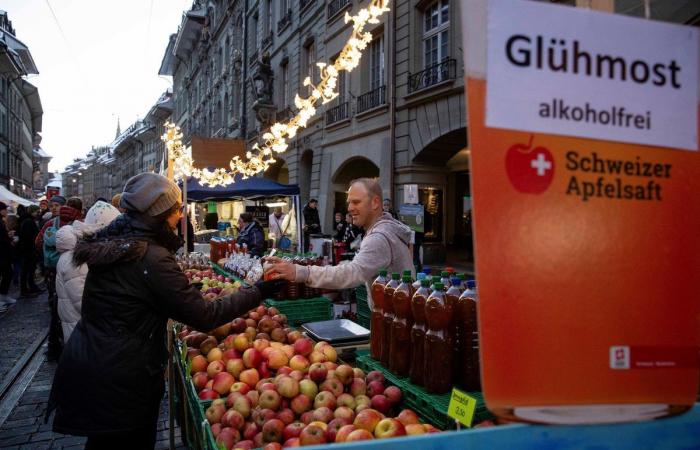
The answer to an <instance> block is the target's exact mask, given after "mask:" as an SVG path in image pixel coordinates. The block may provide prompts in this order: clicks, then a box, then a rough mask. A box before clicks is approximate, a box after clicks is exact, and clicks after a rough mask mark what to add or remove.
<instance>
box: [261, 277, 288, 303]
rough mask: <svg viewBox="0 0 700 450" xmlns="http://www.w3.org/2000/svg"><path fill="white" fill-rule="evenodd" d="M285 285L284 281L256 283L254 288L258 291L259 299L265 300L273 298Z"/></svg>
mask: <svg viewBox="0 0 700 450" xmlns="http://www.w3.org/2000/svg"><path fill="white" fill-rule="evenodd" d="M285 284H286V281H284V280H271V281H258V282H257V283H255V287H256V288H258V290H259V291H260V297H261V298H262V299H263V300H265V299H268V298H274V297H275V295H276V294H277V293H278V292H279V291H280V290H281V289H284V285H285Z"/></svg>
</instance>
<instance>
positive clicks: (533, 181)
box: [506, 135, 554, 194]
mask: <svg viewBox="0 0 700 450" xmlns="http://www.w3.org/2000/svg"><path fill="white" fill-rule="evenodd" d="M534 137H535V136H534V135H532V136H530V142H528V143H527V144H524V143H519V144H514V145H513V146H511V147H510V148H509V149H508V153H507V154H506V173H507V174H508V178H509V179H510V183H511V184H512V185H513V187H514V188H515V189H516V190H517V191H518V192H522V193H525V194H541V193H542V192H544V191H546V190H547V188H548V187H549V185H550V184H551V183H552V180H553V179H554V158H553V157H552V153H551V152H550V151H549V150H547V149H546V148H544V147H535V148H533V147H532V140H533V138H534Z"/></svg>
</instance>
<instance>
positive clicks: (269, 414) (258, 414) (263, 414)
mask: <svg viewBox="0 0 700 450" xmlns="http://www.w3.org/2000/svg"><path fill="white" fill-rule="evenodd" d="M275 415H276V414H275V412H274V411H273V410H271V409H256V410H254V411H253V415H252V418H253V422H255V424H256V425H257V426H258V428H259V429H261V430H262V427H263V425H265V424H266V423H267V422H268V421H270V420H272V419H274V418H275ZM282 428H284V427H282Z"/></svg>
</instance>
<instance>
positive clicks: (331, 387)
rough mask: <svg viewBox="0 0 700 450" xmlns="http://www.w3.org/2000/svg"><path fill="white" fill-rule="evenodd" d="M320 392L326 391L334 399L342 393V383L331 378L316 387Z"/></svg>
mask: <svg viewBox="0 0 700 450" xmlns="http://www.w3.org/2000/svg"><path fill="white" fill-rule="evenodd" d="M318 388H319V389H320V390H321V391H328V392H330V393H332V394H333V395H334V396H335V397H337V396H339V395H340V394H342V393H343V390H344V388H343V383H341V382H340V380H338V379H336V378H333V379H330V380H326V381H324V382H323V383H321V385H320V386H319V387H318Z"/></svg>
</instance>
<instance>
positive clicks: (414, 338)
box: [409, 274, 430, 385]
mask: <svg viewBox="0 0 700 450" xmlns="http://www.w3.org/2000/svg"><path fill="white" fill-rule="evenodd" d="M419 275H420V274H419ZM429 296H430V280H428V279H426V278H425V277H423V278H422V279H421V280H420V287H419V288H418V289H417V290H416V292H415V293H414V294H413V298H412V299H411V312H412V313H413V320H414V322H413V326H412V327H411V368H410V370H409V376H410V377H411V383H414V384H417V385H423V379H424V376H423V370H424V369H425V352H424V351H423V349H424V347H425V332H426V329H427V328H426V321H425V302H426V301H427V300H428V297H429Z"/></svg>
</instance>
